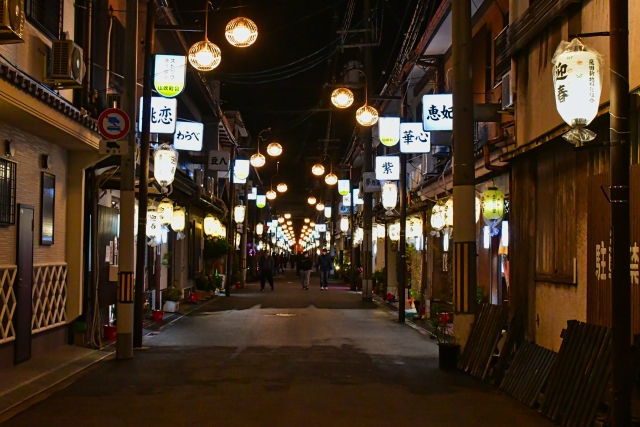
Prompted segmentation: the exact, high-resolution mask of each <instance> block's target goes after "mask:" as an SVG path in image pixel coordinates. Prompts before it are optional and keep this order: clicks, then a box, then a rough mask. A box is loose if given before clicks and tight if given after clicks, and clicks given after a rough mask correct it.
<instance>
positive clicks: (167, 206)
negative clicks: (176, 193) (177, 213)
mask: <svg viewBox="0 0 640 427" xmlns="http://www.w3.org/2000/svg"><path fill="white" fill-rule="evenodd" d="M158 215H160V224H163V225H164V224H171V218H173V202H172V201H171V200H169V199H167V198H164V199H162V200H161V201H160V203H158Z"/></svg>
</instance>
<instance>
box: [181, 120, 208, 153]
mask: <svg viewBox="0 0 640 427" xmlns="http://www.w3.org/2000/svg"><path fill="white" fill-rule="evenodd" d="M203 134H204V125H203V124H202V123H197V122H177V123H176V133H175V134H173V148H175V149H176V150H188V151H200V150H202V136H203Z"/></svg>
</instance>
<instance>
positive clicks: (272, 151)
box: [267, 142, 282, 157]
mask: <svg viewBox="0 0 640 427" xmlns="http://www.w3.org/2000/svg"><path fill="white" fill-rule="evenodd" d="M267 154H269V155H270V156H272V157H277V156H279V155H280V154H282V145H280V144H278V143H277V142H272V143H271V144H269V145H267Z"/></svg>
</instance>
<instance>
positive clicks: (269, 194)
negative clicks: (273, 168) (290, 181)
mask: <svg viewBox="0 0 640 427" xmlns="http://www.w3.org/2000/svg"><path fill="white" fill-rule="evenodd" d="M275 198H276V192H275V191H273V190H269V191H267V199H269V200H273V199H275Z"/></svg>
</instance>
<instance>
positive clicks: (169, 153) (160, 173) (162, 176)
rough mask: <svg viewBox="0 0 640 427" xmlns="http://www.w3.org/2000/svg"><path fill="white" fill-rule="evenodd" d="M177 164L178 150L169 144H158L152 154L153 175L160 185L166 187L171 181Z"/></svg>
mask: <svg viewBox="0 0 640 427" xmlns="http://www.w3.org/2000/svg"><path fill="white" fill-rule="evenodd" d="M177 166H178V152H177V151H176V150H174V149H173V148H172V147H171V146H170V145H169V144H160V146H159V147H158V149H157V150H156V151H155V153H154V154H153V176H154V177H155V179H156V181H157V182H158V184H160V186H162V187H166V186H168V185H170V184H171V183H172V182H173V179H174V177H175V173H176V167H177Z"/></svg>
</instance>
